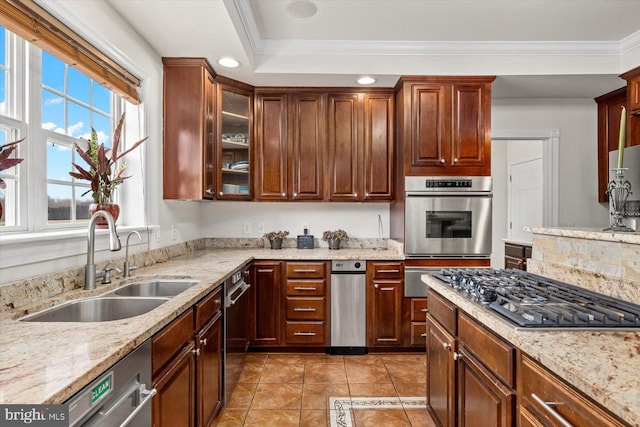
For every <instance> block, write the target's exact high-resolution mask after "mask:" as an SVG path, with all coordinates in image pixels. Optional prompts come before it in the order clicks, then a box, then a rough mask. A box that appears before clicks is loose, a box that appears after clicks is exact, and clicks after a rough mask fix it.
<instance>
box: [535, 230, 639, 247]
mask: <svg viewBox="0 0 640 427" xmlns="http://www.w3.org/2000/svg"><path fill="white" fill-rule="evenodd" d="M524 231H528V232H530V233H533V234H545V235H548V236H558V237H575V238H578V239H589V240H601V241H605V242H620V243H632V244H636V245H640V231H636V232H634V233H614V232H612V231H602V229H601V228H577V227H565V228H545V227H524Z"/></svg>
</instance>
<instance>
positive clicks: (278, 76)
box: [107, 0, 640, 98]
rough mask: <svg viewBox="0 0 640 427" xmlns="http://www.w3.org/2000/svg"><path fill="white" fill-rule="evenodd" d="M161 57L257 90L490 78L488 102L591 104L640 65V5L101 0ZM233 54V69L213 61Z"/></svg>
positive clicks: (505, 0) (512, 0) (536, 0)
mask: <svg viewBox="0 0 640 427" xmlns="http://www.w3.org/2000/svg"><path fill="white" fill-rule="evenodd" d="M107 2H108V3H109V4H110V5H111V6H112V7H113V8H114V9H115V10H116V11H117V12H118V13H119V14H120V15H121V16H122V17H123V18H124V19H126V20H127V21H128V22H129V23H130V25H131V26H132V27H133V28H134V29H135V30H136V31H137V32H138V33H139V34H140V35H141V36H142V37H143V38H144V39H145V40H147V41H148V43H149V44H150V45H151V46H152V47H153V48H154V49H155V50H156V51H157V52H158V53H159V54H160V55H161V56H197V57H207V58H208V59H209V61H210V62H211V64H212V65H213V66H214V68H215V69H216V72H218V73H219V74H222V75H224V76H227V77H231V78H234V79H237V80H241V81H244V82H247V83H249V84H253V85H256V86H356V84H355V80H356V78H357V77H359V76H362V75H371V76H373V77H375V78H376V79H377V81H376V83H375V84H374V85H373V86H379V87H392V86H394V85H395V83H396V82H397V80H398V78H399V76H401V75H497V76H498V78H497V79H496V81H495V83H494V85H493V96H494V98H512V97H527V98H531V97H533V98H535V97H545V98H546V97H589V98H593V97H595V96H598V95H601V94H603V93H606V92H608V91H610V90H613V89H617V88H619V87H622V86H624V81H623V80H621V79H619V78H618V77H617V76H618V75H619V74H620V73H622V72H624V71H627V70H628V69H631V68H634V67H636V66H638V65H640V19H638V16H640V0H579V1H578V0H314V3H315V5H316V6H317V13H316V14H315V15H314V16H312V17H310V18H297V17H294V16H292V15H291V14H289V13H288V12H287V5H288V3H289V2H290V0H162V1H153V0H107ZM222 56H233V57H235V58H236V59H238V60H239V61H240V63H241V66H240V67H238V68H235V69H225V68H223V67H221V66H219V65H217V64H216V61H217V59H219V58H220V57H222Z"/></svg>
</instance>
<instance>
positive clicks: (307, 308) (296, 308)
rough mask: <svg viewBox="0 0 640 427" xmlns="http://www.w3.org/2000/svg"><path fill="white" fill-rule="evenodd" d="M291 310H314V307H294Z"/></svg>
mask: <svg viewBox="0 0 640 427" xmlns="http://www.w3.org/2000/svg"><path fill="white" fill-rule="evenodd" d="M293 311H316V309H315V308H312V307H295V308H294V309H293Z"/></svg>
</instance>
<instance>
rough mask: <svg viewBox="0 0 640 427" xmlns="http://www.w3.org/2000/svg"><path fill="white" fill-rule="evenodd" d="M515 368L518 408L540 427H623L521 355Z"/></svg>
mask: <svg viewBox="0 0 640 427" xmlns="http://www.w3.org/2000/svg"><path fill="white" fill-rule="evenodd" d="M519 365H520V366H519V369H518V371H519V372H520V377H519V378H518V394H519V397H520V399H519V400H520V405H521V406H523V407H524V409H525V410H526V411H527V412H529V413H530V415H532V416H534V417H535V419H537V420H539V421H540V423H541V424H542V425H545V426H566V425H574V426H590V427H605V426H606V427H613V426H624V425H626V424H625V423H623V422H622V421H620V420H618V419H617V418H615V417H614V416H613V415H611V414H609V413H608V412H607V411H606V410H605V409H603V408H602V407H601V406H600V405H598V404H597V403H595V402H593V401H591V400H590V399H588V398H586V397H584V396H583V395H582V394H580V393H579V392H578V391H577V390H575V389H574V388H573V387H571V386H569V385H567V384H565V383H564V382H563V381H562V380H560V379H559V378H557V377H556V376H555V375H553V374H552V373H550V372H549V371H547V370H546V369H545V368H543V367H541V366H540V365H538V364H537V363H536V362H535V361H533V360H531V359H530V358H529V357H527V356H526V355H524V354H523V355H522V357H521V358H520V363H519ZM567 423H568V424H567ZM533 425H535V424H533Z"/></svg>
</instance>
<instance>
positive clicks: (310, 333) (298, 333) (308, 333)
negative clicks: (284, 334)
mask: <svg viewBox="0 0 640 427" xmlns="http://www.w3.org/2000/svg"><path fill="white" fill-rule="evenodd" d="M293 335H295V336H297V337H315V336H316V333H315V332H294V333H293Z"/></svg>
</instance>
